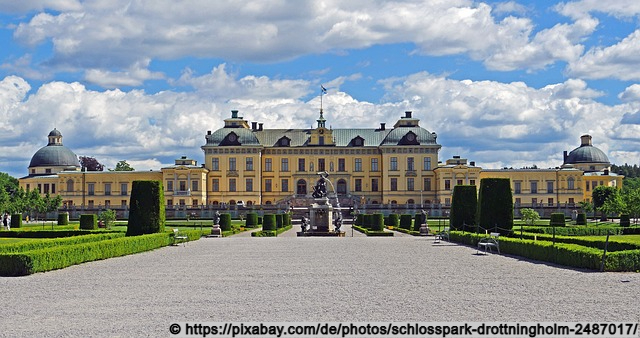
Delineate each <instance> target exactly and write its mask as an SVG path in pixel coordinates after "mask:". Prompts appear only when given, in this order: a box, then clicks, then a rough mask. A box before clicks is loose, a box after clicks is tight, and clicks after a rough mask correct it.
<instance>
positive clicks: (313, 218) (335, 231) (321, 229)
mask: <svg viewBox="0 0 640 338" xmlns="http://www.w3.org/2000/svg"><path fill="white" fill-rule="evenodd" d="M318 175H320V178H319V179H318V181H317V182H316V185H315V187H314V188H313V193H312V194H311V196H312V197H313V198H314V201H315V203H312V204H311V206H310V207H309V218H307V217H306V216H303V217H302V225H301V227H302V231H300V232H298V236H339V237H344V232H343V231H340V227H341V226H342V215H341V214H340V202H339V201H338V198H337V194H336V192H335V189H334V186H333V183H331V181H330V180H329V179H328V177H329V173H327V172H326V171H322V172H319V173H318ZM327 184H329V185H330V186H331V189H332V190H333V193H334V195H336V197H335V200H336V210H337V213H336V217H335V218H334V217H333V216H334V215H333V214H334V207H333V206H332V205H331V203H329V197H328V193H327Z"/></svg>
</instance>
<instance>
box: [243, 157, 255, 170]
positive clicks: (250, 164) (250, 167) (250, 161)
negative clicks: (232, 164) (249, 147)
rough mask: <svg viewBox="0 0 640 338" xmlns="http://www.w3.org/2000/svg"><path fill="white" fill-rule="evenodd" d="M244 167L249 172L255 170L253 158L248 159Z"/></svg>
mask: <svg viewBox="0 0 640 338" xmlns="http://www.w3.org/2000/svg"><path fill="white" fill-rule="evenodd" d="M244 166H245V170H247V171H251V170H253V157H247V158H246V159H245V164H244Z"/></svg>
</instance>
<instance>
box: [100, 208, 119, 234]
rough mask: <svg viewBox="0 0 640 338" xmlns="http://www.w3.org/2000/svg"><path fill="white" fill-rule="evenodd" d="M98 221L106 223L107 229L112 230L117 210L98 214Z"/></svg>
mask: <svg viewBox="0 0 640 338" xmlns="http://www.w3.org/2000/svg"><path fill="white" fill-rule="evenodd" d="M98 219H99V220H101V221H102V222H103V223H104V226H105V228H107V229H110V228H111V224H113V222H115V220H116V212H115V210H111V209H107V210H104V211H103V212H101V213H99V214H98Z"/></svg>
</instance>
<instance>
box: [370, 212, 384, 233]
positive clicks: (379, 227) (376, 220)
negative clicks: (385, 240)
mask: <svg viewBox="0 0 640 338" xmlns="http://www.w3.org/2000/svg"><path fill="white" fill-rule="evenodd" d="M371 230H372V231H383V230H384V215H383V214H380V213H378V214H373V215H371Z"/></svg>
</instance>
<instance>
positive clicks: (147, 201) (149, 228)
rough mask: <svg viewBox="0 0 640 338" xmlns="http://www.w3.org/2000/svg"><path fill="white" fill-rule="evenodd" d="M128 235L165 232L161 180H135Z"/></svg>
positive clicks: (132, 189)
mask: <svg viewBox="0 0 640 338" xmlns="http://www.w3.org/2000/svg"><path fill="white" fill-rule="evenodd" d="M129 205H130V209H129V222H128V224H127V236H138V235H145V234H153V233H158V232H159V233H162V232H164V224H165V210H164V190H163V189H162V183H161V182H160V181H133V184H132V187H131V198H130V202H129Z"/></svg>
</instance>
